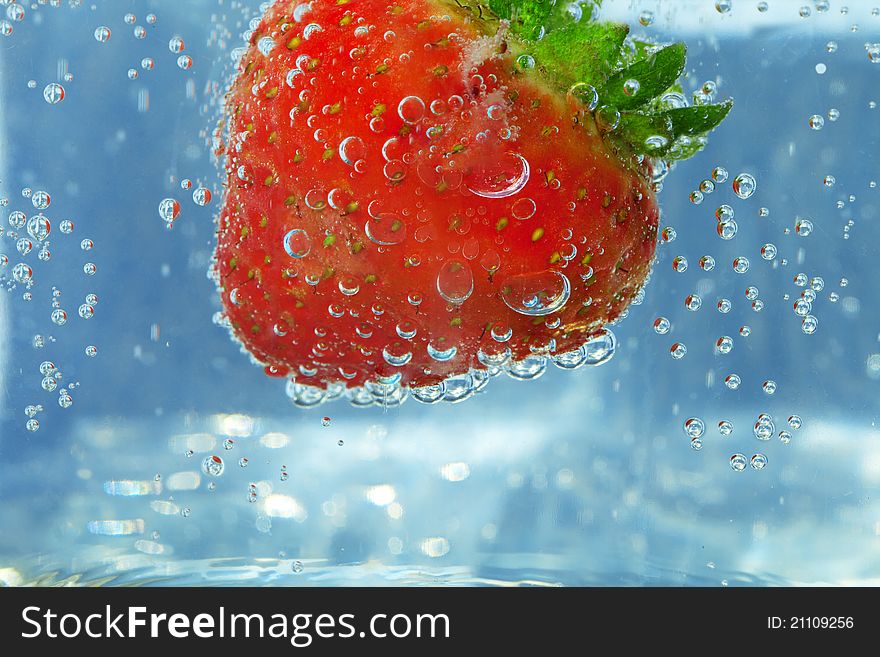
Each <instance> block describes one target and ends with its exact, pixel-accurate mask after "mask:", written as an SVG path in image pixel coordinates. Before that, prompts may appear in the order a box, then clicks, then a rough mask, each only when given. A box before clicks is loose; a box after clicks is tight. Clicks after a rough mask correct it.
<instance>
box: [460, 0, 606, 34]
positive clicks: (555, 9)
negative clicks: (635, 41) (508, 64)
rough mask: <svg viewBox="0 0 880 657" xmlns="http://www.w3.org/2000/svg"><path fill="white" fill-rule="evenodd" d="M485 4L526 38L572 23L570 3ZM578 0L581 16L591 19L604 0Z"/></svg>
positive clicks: (523, 0)
mask: <svg viewBox="0 0 880 657" xmlns="http://www.w3.org/2000/svg"><path fill="white" fill-rule="evenodd" d="M463 4H469V3H467V2H463ZM470 4H472V3H470ZM486 4H487V5H488V7H489V9H491V10H492V12H494V13H495V14H496V15H497V16H498V17H499V18H505V19H507V20H509V21H510V26H511V29H512V30H513V32H514V33H515V34H517V35H518V36H520V37H522V38H524V39H530V40H532V39H539V38H540V37H541V35H542V34H544V33H545V32H550V31H552V30H554V29H556V28H558V27H561V26H562V25H569V24H571V19H570V18H569V16H568V13H569V11H568V4H570V3H565V2H553V0H486ZM576 4H577V5H579V7H580V9H581V14H582V17H581V20H582V21H589V20H590V19H591V18H592V16H593V12H594V10H595V9H596V8H597V7H599V6H600V5H601V4H602V0H587V1H582V2H578V3H576Z"/></svg>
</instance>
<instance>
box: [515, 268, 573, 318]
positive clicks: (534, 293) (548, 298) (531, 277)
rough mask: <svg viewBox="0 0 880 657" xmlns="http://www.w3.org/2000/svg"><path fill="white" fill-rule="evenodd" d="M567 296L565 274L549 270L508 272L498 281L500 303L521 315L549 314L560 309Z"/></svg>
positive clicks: (568, 283)
mask: <svg viewBox="0 0 880 657" xmlns="http://www.w3.org/2000/svg"><path fill="white" fill-rule="evenodd" d="M570 296H571V282H570V281H569V280H568V277H566V275H565V274H563V273H562V272H558V271H552V270H548V271H542V272H535V273H530V274H518V275H516V276H510V277H509V278H507V279H505V280H504V282H503V283H502V285H501V298H502V299H503V300H504V303H505V304H506V305H507V307H508V308H510V309H511V310H513V311H515V312H518V313H520V314H521V315H528V316H544V315H550V314H552V313H555V312H556V311H558V310H560V309H561V308H562V307H563V306H564V305H565V304H566V302H567V301H568V299H569V297H570Z"/></svg>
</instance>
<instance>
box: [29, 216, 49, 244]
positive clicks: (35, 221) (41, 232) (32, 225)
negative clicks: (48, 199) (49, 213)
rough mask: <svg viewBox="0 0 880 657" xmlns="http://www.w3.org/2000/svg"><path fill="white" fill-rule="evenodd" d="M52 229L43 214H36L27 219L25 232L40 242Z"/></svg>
mask: <svg viewBox="0 0 880 657" xmlns="http://www.w3.org/2000/svg"><path fill="white" fill-rule="evenodd" d="M51 230H52V224H51V223H50V222H49V220H48V219H47V218H46V217H45V215H43V214H37V215H34V216H33V217H31V218H30V219H28V222H27V232H28V235H30V236H31V237H32V238H33V239H35V240H37V241H38V242H42V241H43V240H45V239H46V238H47V237H49V233H50V232H51Z"/></svg>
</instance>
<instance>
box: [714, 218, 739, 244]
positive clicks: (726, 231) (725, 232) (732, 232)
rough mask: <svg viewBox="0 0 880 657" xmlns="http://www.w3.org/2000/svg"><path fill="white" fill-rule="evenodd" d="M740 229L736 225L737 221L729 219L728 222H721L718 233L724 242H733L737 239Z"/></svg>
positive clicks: (717, 227) (717, 228) (717, 229)
mask: <svg viewBox="0 0 880 657" xmlns="http://www.w3.org/2000/svg"><path fill="white" fill-rule="evenodd" d="M738 229H739V227H738V226H737V224H736V221H734V220H733V219H729V220H727V221H719V222H718V225H717V226H716V229H715V230H716V232H717V233H718V237H720V238H721V239H723V240H732V239H733V238H734V237H736V233H737V230H738Z"/></svg>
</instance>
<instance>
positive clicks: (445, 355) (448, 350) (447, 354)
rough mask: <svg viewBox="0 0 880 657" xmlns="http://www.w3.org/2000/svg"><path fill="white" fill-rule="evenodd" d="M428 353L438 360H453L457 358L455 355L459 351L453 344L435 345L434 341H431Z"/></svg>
mask: <svg viewBox="0 0 880 657" xmlns="http://www.w3.org/2000/svg"><path fill="white" fill-rule="evenodd" d="M427 351H428V355H429V356H430V357H431V358H433V359H434V360H436V361H440V362H445V361H448V360H452V359H453V358H455V355H456V354H457V353H458V348H457V347H455V346H454V345H453V346H448V345H444V344H441V345H440V346H435V345H434V344H433V343H431V342H429V343H428V346H427Z"/></svg>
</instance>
